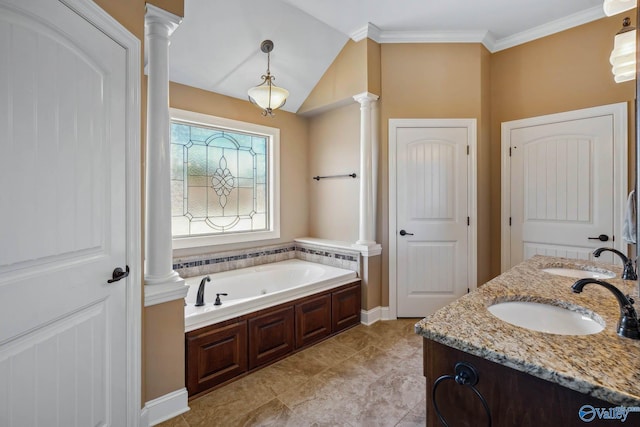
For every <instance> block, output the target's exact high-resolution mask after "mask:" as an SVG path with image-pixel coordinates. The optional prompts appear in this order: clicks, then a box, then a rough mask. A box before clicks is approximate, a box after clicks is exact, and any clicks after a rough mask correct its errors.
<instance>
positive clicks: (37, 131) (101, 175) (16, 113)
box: [0, 0, 135, 427]
mask: <svg viewBox="0 0 640 427" xmlns="http://www.w3.org/2000/svg"><path fill="white" fill-rule="evenodd" d="M0 58H2V60H0V206H1V207H2V211H1V212H2V213H1V214H0V215H1V217H2V220H1V221H0V425H2V426H3V427H27V426H60V427H69V426H126V425H127V424H128V421H127V398H128V397H127V396H128V388H127V355H128V354H130V349H129V348H128V345H127V342H126V341H127V330H126V326H127V315H126V314H127V313H126V302H127V300H126V298H127V297H126V295H127V288H126V287H127V285H128V284H129V282H130V279H128V278H124V279H123V280H120V281H117V282H114V283H107V280H108V279H110V278H111V277H112V272H113V270H114V269H115V268H116V267H121V268H122V269H125V265H126V264H127V259H126V255H127V245H126V234H125V233H126V219H127V216H126V212H127V206H126V198H125V196H126V180H125V164H126V153H125V142H126V141H127V138H128V136H127V135H126V134H127V132H126V128H125V126H126V125H127V124H126V123H125V121H126V120H125V119H126V115H125V114H126V111H127V110H128V108H129V107H128V106H127V105H126V99H127V98H126V96H127V94H126V89H127V81H126V80H127V78H126V70H127V64H126V61H127V59H126V51H125V49H124V48H123V47H122V46H120V45H119V44H118V43H116V42H115V41H114V40H112V39H111V38H109V37H108V36H107V35H105V33H104V32H102V31H101V30H99V29H97V28H96V27H95V26H94V25H92V24H91V23H90V22H88V21H87V20H85V19H84V18H83V17H81V16H80V15H79V14H78V13H76V12H75V11H74V10H72V9H71V8H69V7H67V6H66V5H64V4H62V3H60V2H58V1H53V0H29V1H22V0H14V1H12V0H2V1H0ZM134 267H135V266H134ZM132 374H133V373H132ZM129 398H131V399H132V398H133V397H132V396H129Z"/></svg>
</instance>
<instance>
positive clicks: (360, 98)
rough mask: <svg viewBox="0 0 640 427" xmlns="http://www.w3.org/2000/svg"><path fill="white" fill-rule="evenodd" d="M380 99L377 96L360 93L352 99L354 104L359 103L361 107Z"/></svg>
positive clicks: (369, 93)
mask: <svg viewBox="0 0 640 427" xmlns="http://www.w3.org/2000/svg"><path fill="white" fill-rule="evenodd" d="M379 98H380V97H379V96H378V95H374V94H373V93H371V92H362V93H359V94H357V95H353V99H354V100H355V101H356V102H359V103H360V104H361V105H364V104H368V103H370V102H373V101H377V100H378V99H379Z"/></svg>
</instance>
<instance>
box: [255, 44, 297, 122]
mask: <svg viewBox="0 0 640 427" xmlns="http://www.w3.org/2000/svg"><path fill="white" fill-rule="evenodd" d="M260 50H261V51H263V52H264V53H266V54H267V74H266V75H262V83H260V84H259V85H258V86H255V87H252V88H251V89H249V101H251V103H252V104H255V105H257V106H258V107H260V108H262V115H263V116H269V117H273V116H274V115H275V114H273V110H275V109H277V108H280V107H282V106H283V105H284V103H285V102H287V97H288V96H289V91H288V90H286V89H284V88H281V87H278V86H276V85H275V84H273V81H274V80H275V77H273V76H272V75H271V71H270V70H269V66H270V62H271V56H270V53H271V51H272V50H273V42H272V41H271V40H264V41H263V42H262V43H261V44H260Z"/></svg>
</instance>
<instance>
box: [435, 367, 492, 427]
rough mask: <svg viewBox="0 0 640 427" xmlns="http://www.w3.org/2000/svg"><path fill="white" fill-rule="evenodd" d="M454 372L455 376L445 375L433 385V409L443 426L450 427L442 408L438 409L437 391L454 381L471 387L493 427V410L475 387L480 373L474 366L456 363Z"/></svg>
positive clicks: (489, 423) (489, 426)
mask: <svg viewBox="0 0 640 427" xmlns="http://www.w3.org/2000/svg"><path fill="white" fill-rule="evenodd" d="M453 370H454V372H455V375H443V376H441V377H440V378H438V379H437V380H436V382H435V383H433V391H432V393H431V394H432V398H431V401H432V402H433V408H434V409H435V411H436V415H437V416H438V419H439V420H440V422H441V423H442V425H444V426H445V427H449V424H448V423H447V421H446V420H445V419H444V416H442V413H440V408H438V403H437V402H436V390H437V389H438V386H439V385H440V384H441V383H443V382H444V381H446V380H454V381H455V382H456V383H458V384H460V385H463V386H466V387H469V388H470V389H471V390H473V392H474V393H475V394H476V396H478V398H480V402H481V403H482V406H483V407H484V410H485V412H486V413H487V426H488V427H491V410H490V409H489V405H488V404H487V401H486V400H485V398H484V396H483V395H482V394H481V393H480V391H478V389H477V388H476V387H475V385H476V384H478V380H479V378H478V371H477V370H476V368H475V367H474V366H473V365H471V364H470V363H467V362H458V363H456V364H455V366H454V368H453Z"/></svg>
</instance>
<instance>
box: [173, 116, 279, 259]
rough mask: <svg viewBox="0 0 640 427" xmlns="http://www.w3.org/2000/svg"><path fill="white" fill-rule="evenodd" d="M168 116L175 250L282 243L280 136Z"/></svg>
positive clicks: (201, 118) (247, 126)
mask: <svg viewBox="0 0 640 427" xmlns="http://www.w3.org/2000/svg"><path fill="white" fill-rule="evenodd" d="M171 112H172V120H171V216H172V230H171V232H172V235H173V242H174V244H173V247H174V248H185V247H194V246H208V245H216V244H224V243H235V242H244V241H251V240H262V239H273V238H278V237H280V230H279V223H280V221H279V212H278V204H279V203H277V201H278V191H279V186H278V146H279V130H278V129H275V128H270V127H266V126H260V125H254V124H251V123H243V122H238V121H234V120H228V119H222V118H219V117H214V116H208V115H205V114H199V113H193V112H189V111H183V110H176V109H172V110H171Z"/></svg>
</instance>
